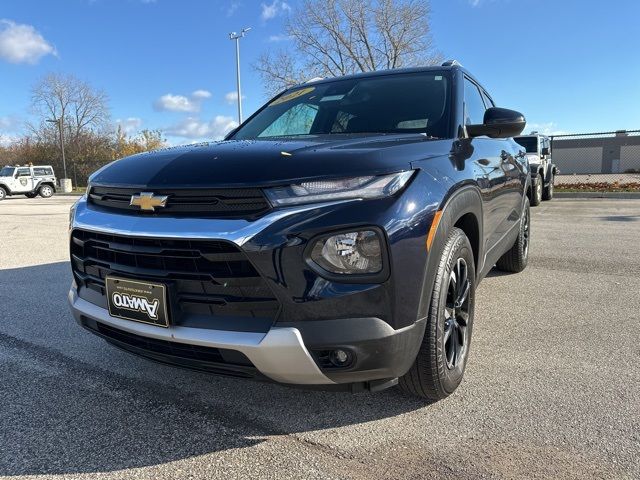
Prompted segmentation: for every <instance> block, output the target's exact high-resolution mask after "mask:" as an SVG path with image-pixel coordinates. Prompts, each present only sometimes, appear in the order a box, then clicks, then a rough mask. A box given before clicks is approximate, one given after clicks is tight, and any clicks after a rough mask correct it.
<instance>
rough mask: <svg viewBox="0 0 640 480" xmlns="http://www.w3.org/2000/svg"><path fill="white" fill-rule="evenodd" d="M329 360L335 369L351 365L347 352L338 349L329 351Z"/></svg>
mask: <svg viewBox="0 0 640 480" xmlns="http://www.w3.org/2000/svg"><path fill="white" fill-rule="evenodd" d="M329 360H330V361H331V363H332V364H333V365H335V366H336V367H344V366H346V365H348V364H349V363H351V355H350V354H349V352H347V351H345V350H341V349H339V348H338V349H336V350H332V351H331V353H330V354H329Z"/></svg>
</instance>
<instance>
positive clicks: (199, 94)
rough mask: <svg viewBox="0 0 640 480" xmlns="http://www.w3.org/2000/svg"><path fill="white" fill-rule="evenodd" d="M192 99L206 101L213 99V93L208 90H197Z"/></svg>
mask: <svg viewBox="0 0 640 480" xmlns="http://www.w3.org/2000/svg"><path fill="white" fill-rule="evenodd" d="M191 98H194V99H201V100H204V99H206V98H211V92H210V91H208V90H196V91H195V92H193V93H192V94H191Z"/></svg>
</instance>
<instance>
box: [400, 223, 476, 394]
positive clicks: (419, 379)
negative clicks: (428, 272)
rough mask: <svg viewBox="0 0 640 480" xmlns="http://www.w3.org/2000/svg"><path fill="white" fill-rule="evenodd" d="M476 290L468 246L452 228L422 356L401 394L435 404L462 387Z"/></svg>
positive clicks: (403, 379)
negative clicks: (415, 396)
mask: <svg viewBox="0 0 640 480" xmlns="http://www.w3.org/2000/svg"><path fill="white" fill-rule="evenodd" d="M475 284H476V271H475V264H474V261H473V251H472V249H471V244H470V243H469V239H468V238H467V236H466V235H465V234H464V232H463V231H462V230H460V229H459V228H454V229H453V230H452V232H451V234H450V235H449V238H448V239H447V243H446V245H445V247H444V251H443V252H442V257H441V258H440V264H439V265H438V272H437V275H436V281H435V283H434V286H433V290H432V291H431V299H430V300H431V301H430V307H429V311H428V315H427V326H426V330H425V333H424V338H423V339H422V345H421V346H420V351H419V352H418V355H417V357H416V360H415V362H414V363H413V365H412V366H411V368H410V369H409V371H408V372H407V373H406V374H405V375H404V376H403V377H401V378H400V380H399V385H400V388H402V389H403V390H404V391H406V392H408V393H411V394H413V395H417V396H419V397H422V398H425V399H428V400H431V401H437V400H441V399H443V398H445V397H448V396H449V395H451V394H452V393H453V392H454V391H455V390H456V388H458V385H460V382H461V381H462V377H463V375H464V370H465V367H466V364H467V358H468V356H469V346H470V342H471V330H472V327H473V308H474V298H475Z"/></svg>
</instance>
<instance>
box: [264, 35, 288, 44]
mask: <svg viewBox="0 0 640 480" xmlns="http://www.w3.org/2000/svg"><path fill="white" fill-rule="evenodd" d="M267 40H268V41H269V42H286V41H288V40H291V37H290V36H289V35H270V36H269V38H268V39H267Z"/></svg>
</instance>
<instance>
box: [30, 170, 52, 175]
mask: <svg viewBox="0 0 640 480" xmlns="http://www.w3.org/2000/svg"><path fill="white" fill-rule="evenodd" d="M33 174H34V175H40V176H45V175H51V174H50V173H49V169H48V168H34V169H33Z"/></svg>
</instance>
